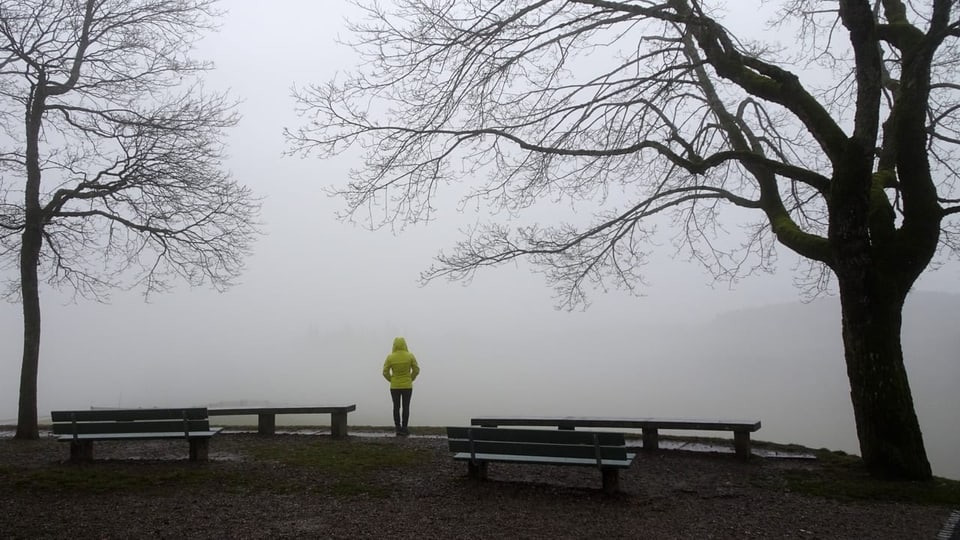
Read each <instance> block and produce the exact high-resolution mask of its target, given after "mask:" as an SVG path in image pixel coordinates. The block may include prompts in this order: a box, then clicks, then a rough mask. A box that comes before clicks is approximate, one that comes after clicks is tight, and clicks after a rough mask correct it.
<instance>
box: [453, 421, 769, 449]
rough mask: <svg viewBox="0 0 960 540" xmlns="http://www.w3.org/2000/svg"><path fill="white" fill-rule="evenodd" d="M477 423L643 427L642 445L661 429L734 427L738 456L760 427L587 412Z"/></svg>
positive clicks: (655, 444) (654, 444) (653, 445)
mask: <svg viewBox="0 0 960 540" xmlns="http://www.w3.org/2000/svg"><path fill="white" fill-rule="evenodd" d="M470 423H471V424H473V425H475V426H486V427H496V426H545V427H557V428H559V429H564V430H572V429H576V428H613V429H640V430H642V433H643V435H642V437H643V449H644V450H656V449H657V448H659V433H660V430H662V429H665V430H695V431H732V432H733V446H734V451H735V453H736V455H737V457H739V458H742V459H747V458H749V457H750V433H752V432H754V431H757V430H758V429H760V421H759V420H713V419H691V418H598V417H584V416H526V417H524V416H482V417H478V418H472V419H471V420H470Z"/></svg>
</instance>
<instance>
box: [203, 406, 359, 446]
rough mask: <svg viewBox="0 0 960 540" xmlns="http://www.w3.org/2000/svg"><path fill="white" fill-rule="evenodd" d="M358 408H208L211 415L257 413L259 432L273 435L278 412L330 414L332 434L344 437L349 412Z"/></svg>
mask: <svg viewBox="0 0 960 540" xmlns="http://www.w3.org/2000/svg"><path fill="white" fill-rule="evenodd" d="M355 410H357V406H356V404H351V405H322V406H313V405H310V406H304V407H227V408H218V409H208V412H209V414H210V416H248V415H252V414H255V415H257V433H259V434H260V435H273V434H274V433H275V432H276V429H277V415H278V414H329V415H330V436H331V437H333V438H334V439H343V438H345V437H346V436H347V413H348V412H351V411H355Z"/></svg>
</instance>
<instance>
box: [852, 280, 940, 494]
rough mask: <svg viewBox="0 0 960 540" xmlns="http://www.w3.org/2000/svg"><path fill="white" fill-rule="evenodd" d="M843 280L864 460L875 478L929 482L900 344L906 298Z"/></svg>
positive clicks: (928, 473) (854, 407) (858, 435)
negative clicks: (902, 315) (902, 314)
mask: <svg viewBox="0 0 960 540" xmlns="http://www.w3.org/2000/svg"><path fill="white" fill-rule="evenodd" d="M843 281H844V280H841V285H840V301H841V306H842V313H843V319H842V320H843V344H844V353H845V357H846V361H847V376H848V377H849V379H850V397H851V400H852V401H853V411H854V417H855V419H856V424H857V437H858V439H859V440H860V451H861V453H862V457H863V461H864V463H865V464H866V466H867V469H868V470H869V471H870V473H871V474H872V475H873V476H878V477H883V478H890V479H909V480H928V479H930V478H931V477H932V472H931V469H930V462H929V461H928V460H927V454H926V450H925V449H924V445H923V435H922V433H921V431H920V423H919V421H918V420H917V415H916V412H915V409H914V404H913V397H912V395H911V392H910V384H909V382H908V380H907V371H906V368H905V367H904V364H903V349H902V347H901V343H900V329H901V320H902V318H901V313H902V310H903V302H904V297H903V296H901V295H899V294H890V292H888V291H876V290H873V291H871V290H868V289H867V288H865V287H862V286H860V285H859V284H857V283H849V282H848V283H846V284H845V283H844V282H843Z"/></svg>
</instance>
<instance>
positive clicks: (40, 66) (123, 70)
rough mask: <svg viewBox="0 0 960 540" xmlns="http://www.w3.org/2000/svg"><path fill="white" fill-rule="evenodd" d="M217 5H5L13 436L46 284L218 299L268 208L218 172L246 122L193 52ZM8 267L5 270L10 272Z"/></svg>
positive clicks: (2, 228)
mask: <svg viewBox="0 0 960 540" xmlns="http://www.w3.org/2000/svg"><path fill="white" fill-rule="evenodd" d="M213 4H214V2H213V1H212V0H12V1H10V0H0V55H2V57H0V126H2V129H3V131H4V133H5V135H6V140H4V141H3V142H2V144H3V147H0V167H2V169H0V170H2V174H3V177H2V180H0V195H2V199H0V246H2V250H3V252H2V253H3V254H4V255H5V256H4V261H9V259H10V258H12V257H9V255H12V254H18V255H19V257H17V258H16V260H17V261H18V264H19V269H20V275H19V280H18V281H17V282H16V283H15V285H16V286H15V288H14V289H13V290H12V294H13V295H14V296H15V297H17V298H19V299H20V300H21V301H22V304H23V317H24V340H23V366H22V371H21V379H20V404H19V407H20V408H19V416H18V421H17V433H16V437H17V438H20V439H33V438H37V436H38V433H37V366H38V361H39V355H40V323H41V319H40V297H39V284H40V282H41V280H44V281H46V282H48V283H50V284H52V285H54V286H58V287H67V288H72V290H73V291H75V292H76V294H78V295H80V296H82V297H89V298H94V299H97V300H104V299H106V297H107V293H108V291H109V290H110V289H111V288H114V287H143V289H144V291H145V294H150V293H152V292H156V291H162V290H165V289H168V288H169V287H170V286H172V284H173V280H175V279H178V278H180V279H183V280H185V281H187V282H188V283H190V284H192V285H202V284H209V285H212V286H213V287H215V288H217V289H220V290H222V289H223V288H225V287H227V286H228V285H229V284H230V283H231V280H232V279H233V278H235V277H236V276H237V275H238V274H239V272H240V271H241V269H242V267H243V257H244V256H245V255H246V254H247V252H248V250H249V246H250V242H251V241H252V239H253V237H254V236H255V234H256V228H255V227H256V223H255V219H256V216H257V214H258V212H259V203H258V201H257V200H256V199H255V198H254V197H253V196H252V194H251V193H250V191H249V190H248V189H247V188H246V187H243V186H240V185H238V184H236V183H235V182H234V181H232V180H231V179H230V177H229V175H228V174H226V172H224V171H223V170H222V166H221V161H220V160H221V153H222V145H221V143H220V139H221V134H222V131H223V130H224V129H225V128H228V127H230V126H232V125H234V124H235V123H236V121H237V116H236V113H235V112H234V106H233V104H232V103H230V102H228V101H227V100H226V99H225V97H224V96H223V95H219V94H211V93H206V92H204V90H203V87H202V86H201V85H200V82H199V79H198V76H199V75H200V74H201V73H202V72H203V71H205V70H207V69H209V65H207V64H203V63H198V62H195V61H193V60H191V59H190V58H189V57H188V56H187V53H188V52H189V49H190V46H191V44H192V42H193V41H194V40H195V39H196V38H197V37H198V36H199V35H200V33H201V32H202V31H204V30H208V29H210V28H211V27H212V22H211V21H213V20H214V18H215V17H216V16H217V13H216V12H215V11H214V10H213ZM8 264H9V263H8Z"/></svg>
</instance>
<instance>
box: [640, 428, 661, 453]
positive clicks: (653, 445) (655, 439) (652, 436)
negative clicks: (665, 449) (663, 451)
mask: <svg viewBox="0 0 960 540" xmlns="http://www.w3.org/2000/svg"><path fill="white" fill-rule="evenodd" d="M658 448H660V434H659V433H658V432H657V429H656V428H643V449H644V450H650V451H652V450H656V449H658Z"/></svg>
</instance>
